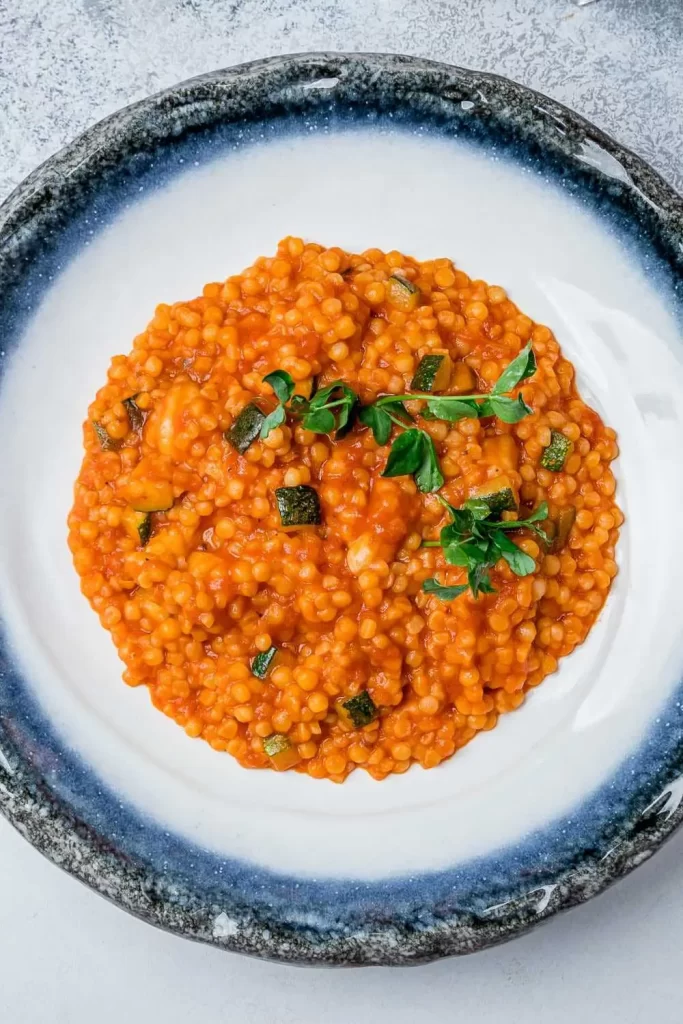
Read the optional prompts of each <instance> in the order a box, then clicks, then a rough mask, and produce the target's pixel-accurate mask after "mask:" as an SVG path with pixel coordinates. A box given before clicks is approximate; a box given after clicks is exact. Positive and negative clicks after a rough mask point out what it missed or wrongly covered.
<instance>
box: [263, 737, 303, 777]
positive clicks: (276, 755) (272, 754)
mask: <svg viewBox="0 0 683 1024" xmlns="http://www.w3.org/2000/svg"><path fill="white" fill-rule="evenodd" d="M263 749H264V750H265V752H266V754H267V755H268V757H269V758H270V763H271V764H272V766H273V768H275V769H276V771H278V772H284V771H287V769H288V768H293V767H294V765H295V764H298V763H299V761H300V760H301V757H300V756H299V752H298V750H297V749H296V747H295V746H293V745H292V741H291V740H290V739H288V738H287V736H284V735H283V734H282V733H280V732H274V733H272V734H271V735H270V736H266V738H265V739H264V741H263Z"/></svg>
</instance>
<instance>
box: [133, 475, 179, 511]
mask: <svg viewBox="0 0 683 1024" xmlns="http://www.w3.org/2000/svg"><path fill="white" fill-rule="evenodd" d="M123 490H124V493H125V496H126V499H127V500H128V501H129V502H130V504H131V505H132V506H133V508H134V509H135V511H136V512H167V511H168V509H169V508H171V507H172V506H173V485H172V483H171V481H170V480H153V479H144V478H137V479H133V480H131V481H130V483H129V484H128V485H127V487H125V488H124V489H123Z"/></svg>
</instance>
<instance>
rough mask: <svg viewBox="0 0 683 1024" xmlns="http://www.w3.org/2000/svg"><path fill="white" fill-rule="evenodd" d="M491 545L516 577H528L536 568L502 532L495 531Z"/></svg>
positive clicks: (529, 556) (524, 553) (525, 554)
mask: <svg viewBox="0 0 683 1024" xmlns="http://www.w3.org/2000/svg"><path fill="white" fill-rule="evenodd" d="M492 539H493V543H494V544H495V546H496V548H497V549H498V551H499V552H500V554H501V555H502V556H503V558H504V559H505V561H506V562H507V564H508V565H509V566H510V568H511V569H512V571H513V572H514V574H515V575H516V576H529V575H530V573H532V572H533V571H534V570H535V568H536V563H535V562H534V560H533V558H532V557H531V555H527V553H526V552H525V551H522V549H521V548H518V547H517V545H516V544H513V543H512V541H511V540H510V538H509V537H506V535H505V534H504V533H503V531H502V530H496V532H495V533H494V534H493V538H492Z"/></svg>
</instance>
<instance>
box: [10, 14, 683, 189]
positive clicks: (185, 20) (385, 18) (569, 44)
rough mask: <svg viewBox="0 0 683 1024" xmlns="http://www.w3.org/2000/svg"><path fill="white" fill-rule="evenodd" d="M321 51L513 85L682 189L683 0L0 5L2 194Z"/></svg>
mask: <svg viewBox="0 0 683 1024" xmlns="http://www.w3.org/2000/svg"><path fill="white" fill-rule="evenodd" d="M323 49H333V50H375V51H394V52H402V53H411V54H417V55H419V56H423V57H431V58H433V59H435V60H444V61H449V62H450V63H453V64H463V65H465V66H467V67H474V68H480V69H482V70H487V71H495V72H497V73H499V74H502V75H507V76H509V77H511V78H514V79H516V80H517V81H519V82H523V83H524V84H525V85H530V86H533V88H535V89H539V90H540V91H541V92H545V93H547V94H548V95H550V96H552V97H554V98H555V99H557V100H560V101H562V102H563V103H566V104H568V105H569V106H571V107H574V108H575V109H576V110H578V111H579V112H580V113H582V114H584V115H586V116H587V117H588V118H589V119H591V120H592V121H594V122H595V123H596V124H597V125H599V126H600V127H601V128H604V129H606V130H607V131H608V132H611V133H612V134H613V135H615V136H616V137H617V138H618V139H619V141H620V142H624V143H625V144H626V145H628V146H630V147H631V148H633V149H635V150H636V151H637V152H638V153H639V154H640V155H641V156H644V157H645V158H646V159H647V160H649V161H650V162H651V163H652V164H654V166H655V167H657V168H658V170H660V171H661V172H662V173H663V174H664V175H665V176H666V177H667V178H668V179H669V180H670V181H671V182H672V183H673V184H674V185H676V186H677V187H678V189H679V190H680V191H683V2H681V0H594V2H592V3H585V2H584V4H583V5H581V4H579V3H577V2H576V0H0V200H1V199H2V198H4V196H5V195H6V194H7V193H8V192H9V191H10V190H11V189H12V188H13V187H14V186H15V185H16V184H17V183H18V182H19V181H20V180H21V179H22V178H23V177H24V176H25V175H26V174H27V173H28V172H29V171H30V170H31V169H32V168H33V167H34V166H35V165H36V164H38V163H40V162H41V161H42V160H44V159H45V158H46V157H48V156H49V155H50V154H51V153H53V152H54V151H55V150H56V149H59V148H60V147H61V146H63V145H64V144H65V143H66V142H68V141H69V140H70V139H72V138H73V137H74V135H77V134H78V133H79V132H81V131H82V130H83V129H84V128H86V127H87V126H88V125H90V124H92V122H93V121H96V120H98V119H99V118H101V117H104V116H105V115H106V114H109V113H111V112H112V111H113V110H116V109H117V108H118V107H121V106H123V105H125V104H126V103H130V102H132V101H134V100H137V99H141V98H142V97H143V96H145V95H147V94H149V93H151V92H156V91H157V90H159V89H163V88H164V87H166V86H168V85H172V84H173V83H174V82H177V81H179V80H181V79H183V78H189V77H190V76H192V75H197V74H200V73H201V72H203V71H210V70H213V69H214V68H218V67H224V66H226V65H228V64H236V63H239V62H241V61H245V60H251V59H253V58H256V57H266V56H269V55H270V54H275V53H287V52H296V51H301V50H323Z"/></svg>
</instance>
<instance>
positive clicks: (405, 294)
mask: <svg viewBox="0 0 683 1024" xmlns="http://www.w3.org/2000/svg"><path fill="white" fill-rule="evenodd" d="M386 290H387V298H388V299H389V302H390V303H391V305H392V306H395V307H396V309H400V310H402V311H403V312H404V313H412V312H413V310H414V309H417V307H418V306H419V305H420V298H421V293H420V289H419V288H418V287H417V285H416V284H413V282H412V281H408V280H407V278H405V277H401V275H400V274H393V275H392V276H391V277H390V278H389V280H388V281H387V283H386Z"/></svg>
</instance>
